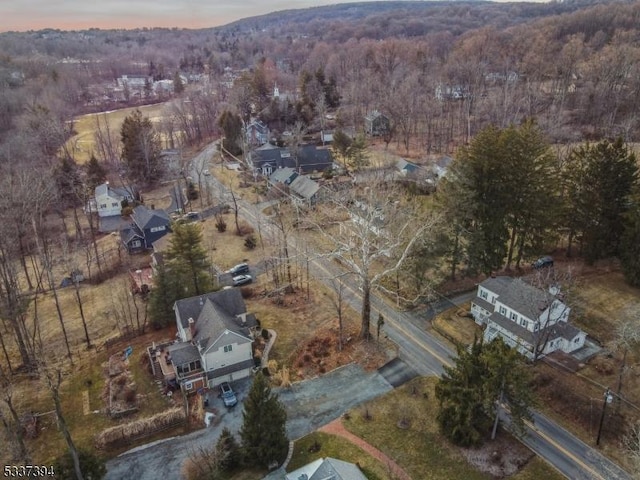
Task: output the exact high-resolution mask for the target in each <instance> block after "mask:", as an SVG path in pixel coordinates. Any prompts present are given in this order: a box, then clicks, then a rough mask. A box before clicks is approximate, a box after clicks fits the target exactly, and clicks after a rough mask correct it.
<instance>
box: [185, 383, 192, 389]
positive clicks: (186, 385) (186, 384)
mask: <svg viewBox="0 0 640 480" xmlns="http://www.w3.org/2000/svg"><path fill="white" fill-rule="evenodd" d="M184 389H185V390H192V389H193V382H185V384H184Z"/></svg>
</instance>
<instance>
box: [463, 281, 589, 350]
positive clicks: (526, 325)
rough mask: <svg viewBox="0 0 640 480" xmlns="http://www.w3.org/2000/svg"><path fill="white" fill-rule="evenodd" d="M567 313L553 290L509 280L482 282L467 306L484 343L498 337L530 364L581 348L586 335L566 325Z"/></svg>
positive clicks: (560, 299) (567, 310) (560, 297)
mask: <svg viewBox="0 0 640 480" xmlns="http://www.w3.org/2000/svg"><path fill="white" fill-rule="evenodd" d="M570 312H571V308H570V307H569V306H568V305H566V304H565V303H564V302H563V300H562V294H561V293H559V290H558V289H557V288H555V289H551V290H550V291H549V292H546V291H544V290H541V289H538V288H536V287H534V286H532V285H529V284H528V283H526V282H524V281H523V280H522V279H519V278H511V277H495V278H494V277H491V278H488V279H486V280H485V281H483V282H482V283H480V285H478V293H477V296H476V297H475V299H474V300H473V301H472V302H471V315H472V316H473V318H474V319H475V321H476V323H478V324H479V325H484V327H485V330H484V340H485V341H487V342H490V341H491V340H493V339H494V338H495V337H496V336H498V335H499V336H501V337H502V339H503V340H504V341H505V343H507V344H508V345H510V346H511V347H513V348H516V349H517V350H518V351H519V352H520V353H521V354H522V355H524V356H525V357H527V358H528V359H530V360H533V359H536V358H539V357H542V356H545V355H548V354H549V353H551V352H554V351H556V350H561V351H563V352H565V353H570V352H573V351H575V350H578V349H579V348H581V347H583V346H584V343H585V340H586V336H587V335H586V333H585V332H583V331H581V330H580V329H578V328H576V327H574V326H572V325H570V324H569V322H568V319H569V314H570Z"/></svg>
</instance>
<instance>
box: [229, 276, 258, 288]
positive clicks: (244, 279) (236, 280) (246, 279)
mask: <svg viewBox="0 0 640 480" xmlns="http://www.w3.org/2000/svg"><path fill="white" fill-rule="evenodd" d="M251 282H253V277H252V276H251V275H236V276H235V277H233V286H234V287H239V286H240V285H246V284H247V283H251Z"/></svg>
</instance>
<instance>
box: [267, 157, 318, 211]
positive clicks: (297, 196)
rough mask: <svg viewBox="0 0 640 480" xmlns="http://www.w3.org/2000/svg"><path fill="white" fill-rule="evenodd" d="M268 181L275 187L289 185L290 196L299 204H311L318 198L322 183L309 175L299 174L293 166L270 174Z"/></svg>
mask: <svg viewBox="0 0 640 480" xmlns="http://www.w3.org/2000/svg"><path fill="white" fill-rule="evenodd" d="M268 183H269V185H270V186H272V187H275V188H279V186H280V185H285V186H287V187H289V188H288V195H289V197H290V198H291V199H292V200H293V201H294V202H296V203H297V204H299V205H300V204H306V205H307V206H311V205H313V204H315V203H316V202H317V200H318V193H319V191H320V185H319V184H318V183H317V182H315V181H313V180H311V179H310V178H309V177H305V176H304V175H299V174H298V173H297V172H296V171H295V170H294V169H293V168H289V167H285V168H279V169H277V170H276V171H275V172H273V173H272V174H271V175H270V176H269V180H268ZM285 193H286V192H285Z"/></svg>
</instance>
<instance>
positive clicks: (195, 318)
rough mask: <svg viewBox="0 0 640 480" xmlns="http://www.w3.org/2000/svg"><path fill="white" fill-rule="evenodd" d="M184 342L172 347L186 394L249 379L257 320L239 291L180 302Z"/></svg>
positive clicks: (177, 308) (172, 358) (180, 332)
mask: <svg viewBox="0 0 640 480" xmlns="http://www.w3.org/2000/svg"><path fill="white" fill-rule="evenodd" d="M173 309H174V311H175V315H176V323H177V326H178V337H179V339H180V342H178V343H176V344H174V345H172V346H170V347H169V348H168V349H167V350H168V355H169V361H170V362H171V364H172V365H173V367H174V368H175V372H176V381H177V382H178V384H179V385H180V386H181V388H182V389H183V390H184V391H186V392H190V391H196V390H197V389H198V388H200V387H206V386H208V387H215V386H216V385H219V384H220V383H222V382H232V381H234V380H239V379H241V378H245V377H248V376H249V375H250V373H251V370H252V369H253V367H254V366H255V363H254V360H253V347H252V342H253V335H254V331H255V327H256V326H257V321H256V317H255V315H253V314H250V313H247V308H246V305H245V303H244V300H243V298H242V294H241V293H240V289H238V288H230V289H226V290H220V291H217V292H213V293H207V294H204V295H199V296H196V297H191V298H185V299H182V300H178V301H177V302H176V303H175V305H174V307H173Z"/></svg>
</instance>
